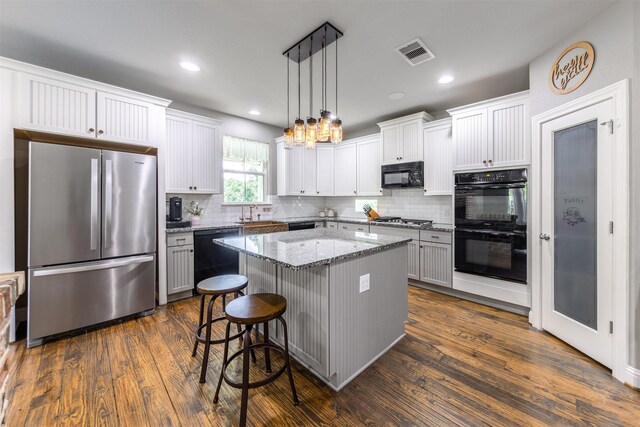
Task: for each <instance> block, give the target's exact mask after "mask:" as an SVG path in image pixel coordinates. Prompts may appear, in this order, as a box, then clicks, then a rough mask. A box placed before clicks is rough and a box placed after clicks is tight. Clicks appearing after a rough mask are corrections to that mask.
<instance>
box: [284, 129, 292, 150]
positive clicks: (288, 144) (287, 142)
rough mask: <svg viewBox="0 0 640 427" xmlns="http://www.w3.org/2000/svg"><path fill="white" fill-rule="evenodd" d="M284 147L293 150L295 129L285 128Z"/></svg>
mask: <svg viewBox="0 0 640 427" xmlns="http://www.w3.org/2000/svg"><path fill="white" fill-rule="evenodd" d="M283 136H284V149H285V150H291V149H292V148H293V129H291V128H286V129H285V130H284V135H283Z"/></svg>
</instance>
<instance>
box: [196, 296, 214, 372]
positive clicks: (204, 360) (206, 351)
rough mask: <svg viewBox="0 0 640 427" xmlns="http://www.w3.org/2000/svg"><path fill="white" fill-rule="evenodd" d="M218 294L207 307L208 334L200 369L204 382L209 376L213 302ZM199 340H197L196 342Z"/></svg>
mask: <svg viewBox="0 0 640 427" xmlns="http://www.w3.org/2000/svg"><path fill="white" fill-rule="evenodd" d="M216 298H217V295H214V296H212V297H211V299H210V300H209V307H207V323H206V325H207V326H206V328H205V329H206V334H205V342H204V355H203V356H202V370H201V371H200V382H201V383H203V384H204V382H205V380H206V378H207V366H208V365H209V349H210V348H211V327H212V326H213V325H212V320H213V304H214V303H215V302H216ZM197 342H198V341H197V340H196V343H197Z"/></svg>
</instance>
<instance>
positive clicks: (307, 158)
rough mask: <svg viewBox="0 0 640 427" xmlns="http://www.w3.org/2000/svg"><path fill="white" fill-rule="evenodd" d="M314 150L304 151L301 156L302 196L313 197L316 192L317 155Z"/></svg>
mask: <svg viewBox="0 0 640 427" xmlns="http://www.w3.org/2000/svg"><path fill="white" fill-rule="evenodd" d="M316 150H317V148H316V149H314V150H307V149H303V150H301V151H304V153H303V154H302V194H303V195H305V196H315V195H316V192H317V188H316V179H317V170H318V167H317V156H316V155H317V153H316Z"/></svg>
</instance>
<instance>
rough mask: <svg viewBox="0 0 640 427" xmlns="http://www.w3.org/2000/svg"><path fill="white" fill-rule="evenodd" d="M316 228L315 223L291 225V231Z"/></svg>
mask: <svg viewBox="0 0 640 427" xmlns="http://www.w3.org/2000/svg"><path fill="white" fill-rule="evenodd" d="M312 228H316V223H315V222H293V223H290V224H289V231H296V230H310V229H312Z"/></svg>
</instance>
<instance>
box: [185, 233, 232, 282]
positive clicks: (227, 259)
mask: <svg viewBox="0 0 640 427" xmlns="http://www.w3.org/2000/svg"><path fill="white" fill-rule="evenodd" d="M238 235H240V228H227V229H223V230H200V231H195V232H194V233H193V240H194V250H195V253H194V255H195V256H194V258H195V260H194V266H193V267H194V271H193V273H194V279H195V280H194V282H195V283H194V292H195V287H196V286H197V285H198V283H200V282H201V281H202V280H204V279H206V278H209V277H213V276H219V275H221V274H238V265H239V262H238V252H236V251H234V250H232V249H227V248H225V247H223V246H220V245H218V244H216V243H213V239H220V238H222V237H231V236H238Z"/></svg>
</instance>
